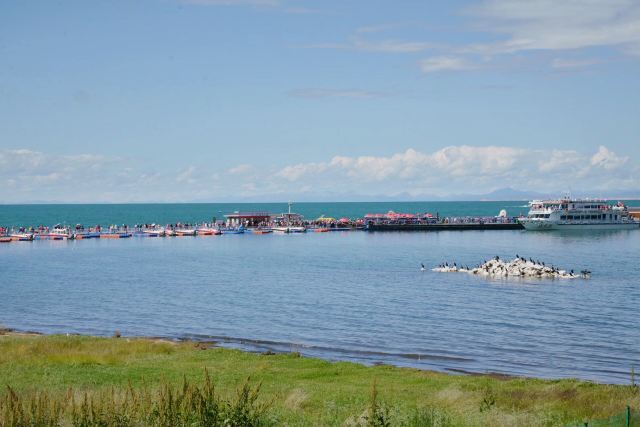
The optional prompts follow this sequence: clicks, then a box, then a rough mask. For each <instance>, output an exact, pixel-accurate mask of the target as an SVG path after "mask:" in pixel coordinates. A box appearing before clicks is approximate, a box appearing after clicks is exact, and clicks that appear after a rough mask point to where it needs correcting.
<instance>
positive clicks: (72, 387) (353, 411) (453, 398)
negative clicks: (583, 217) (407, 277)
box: [0, 329, 640, 427]
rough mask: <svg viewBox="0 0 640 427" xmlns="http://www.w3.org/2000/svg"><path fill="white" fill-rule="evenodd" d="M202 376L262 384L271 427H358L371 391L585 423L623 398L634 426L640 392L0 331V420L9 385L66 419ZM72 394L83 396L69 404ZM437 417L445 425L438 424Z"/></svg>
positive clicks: (511, 421)
mask: <svg viewBox="0 0 640 427" xmlns="http://www.w3.org/2000/svg"><path fill="white" fill-rule="evenodd" d="M204 373H207V375H209V376H210V378H211V380H212V381H213V383H214V385H215V389H216V393H217V395H218V396H220V397H221V398H222V399H224V401H229V402H231V401H233V399H234V396H236V395H237V394H236V393H237V392H238V391H239V390H240V387H242V385H243V384H247V383H248V384H249V385H251V386H252V387H257V388H256V389H255V390H258V389H259V395H258V396H257V397H258V402H259V403H260V404H263V403H264V404H265V405H268V409H267V412H265V416H266V417H267V419H268V420H270V421H271V423H272V424H267V425H308V426H311V425H325V426H330V425H350V426H356V425H364V424H366V422H363V418H362V416H363V414H366V413H367V410H368V408H371V406H372V403H371V402H372V396H373V395H377V401H376V402H375V404H374V405H375V406H376V407H380V408H383V409H384V410H383V412H381V413H382V414H383V415H384V416H385V417H388V418H387V420H388V422H389V423H388V424H386V425H407V426H418V425H420V426H423V425H443V426H467V425H474V426H481V425H491V426H505V427H506V426H512V425H527V426H567V425H576V424H577V425H582V424H583V422H585V421H593V420H607V419H617V418H614V417H618V416H619V414H621V413H623V411H625V410H626V408H627V406H629V407H630V408H632V414H633V417H634V418H633V419H634V422H636V421H635V420H636V419H637V417H638V415H637V414H638V413H639V412H638V411H639V410H640V389H639V388H638V387H630V386H628V385H624V386H623V385H610V384H597V383H593V382H588V381H581V380H575V379H559V380H543V379H535V378H526V377H510V376H495V375H490V374H467V375H456V374H451V373H442V372H435V371H426V370H419V369H413V368H403V367H396V366H390V365H377V366H364V365H361V364H358V363H352V362H328V361H326V360H322V359H317V358H309V357H300V355H299V354H296V353H288V354H274V353H270V354H269V353H249V352H244V351H240V350H235V349H228V348H223V347H217V346H215V345H214V346H211V345H205V346H203V345H201V343H197V342H193V341H182V342H180V341H171V340H166V339H164V338H153V339H152V338H140V337H120V338H107V337H91V336H85V335H69V336H66V335H43V334H38V333H34V332H17V331H9V330H7V329H3V330H2V332H1V333H0V417H1V416H2V410H1V409H2V405H3V404H5V405H6V403H5V402H7V400H6V399H7V396H8V395H7V390H10V392H11V393H13V394H11V396H12V397H11V399H13V400H12V401H16V400H15V399H18V401H20V402H24V405H28V404H29V403H28V402H30V401H32V400H30V399H32V396H36V395H39V396H43V395H44V396H46V399H49V401H51V402H57V404H59V405H62V406H61V407H62V408H63V415H62V416H63V417H68V416H72V414H73V411H74V408H77V407H78V406H73V405H78V403H79V402H81V401H82V396H83V394H84V395H87V396H89V398H90V399H94V401H97V404H98V405H103V406H102V407H103V408H104V407H108V408H111V406H109V405H111V404H110V403H109V402H111V401H110V400H109V399H113V398H112V397H110V396H114V395H115V396H127V395H131V394H132V393H138V394H137V395H138V396H146V399H151V400H150V401H149V402H150V403H149V404H150V405H154V404H155V403H153V402H155V400H154V399H161V398H162V396H163V390H166V387H172V389H173V390H175V391H176V393H178V392H179V391H180V390H182V389H183V387H182V386H181V384H183V383H186V382H188V383H189V384H190V385H192V387H193V386H196V387H197V386H200V385H201V384H203V374H204ZM247 378H250V380H249V381H247ZM374 384H375V388H376V391H377V392H376V393H374V392H372V388H373V387H374ZM258 385H259V386H258ZM7 386H8V387H10V389H7ZM234 390H236V392H234ZM70 393H71V395H75V396H78V397H79V400H76V401H75V403H74V402H73V401H71V402H70V401H69V399H68V397H69V395H70ZM16 396H17V397H16ZM165 396H166V394H165ZM105 399H106V400H105ZM116 404H117V399H116ZM105 405H106V406H105ZM99 407H100V406H99ZM27 408H28V406H27ZM129 408H130V407H129ZM116 409H118V407H116ZM138 414H139V415H136V416H140V417H143V416H144V413H138ZM434 417H435V418H437V419H438V420H440V422H439V423H434V422H433V420H434ZM410 420H414V421H413V422H411V421H410ZM429 420H431V421H429ZM0 421H1V418H0ZM136 425H137V424H136ZM634 425H635V424H634Z"/></svg>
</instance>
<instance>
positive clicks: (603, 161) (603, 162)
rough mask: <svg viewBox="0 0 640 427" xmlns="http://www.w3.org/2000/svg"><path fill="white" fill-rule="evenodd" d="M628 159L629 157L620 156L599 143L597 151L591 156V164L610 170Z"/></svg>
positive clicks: (618, 166)
mask: <svg viewBox="0 0 640 427" xmlns="http://www.w3.org/2000/svg"><path fill="white" fill-rule="evenodd" d="M628 160H629V157H620V156H618V155H616V153H614V152H613V151H610V150H609V149H608V148H607V147H604V146H602V145H601V146H600V148H599V149H598V152H597V153H596V154H594V155H593V156H592V157H591V165H593V166H596V167H600V168H603V169H606V170H608V171H610V170H615V169H618V168H620V167H621V166H622V165H624V164H625V163H626V162H627V161H628Z"/></svg>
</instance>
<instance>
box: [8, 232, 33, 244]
mask: <svg viewBox="0 0 640 427" xmlns="http://www.w3.org/2000/svg"><path fill="white" fill-rule="evenodd" d="M9 237H11V240H17V241H20V242H30V241H32V240H33V233H12V234H10V235H9Z"/></svg>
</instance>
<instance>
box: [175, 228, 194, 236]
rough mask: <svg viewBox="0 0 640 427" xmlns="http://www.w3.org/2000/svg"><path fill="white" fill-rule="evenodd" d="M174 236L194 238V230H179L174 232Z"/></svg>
mask: <svg viewBox="0 0 640 427" xmlns="http://www.w3.org/2000/svg"><path fill="white" fill-rule="evenodd" d="M175 233H176V234H175V235H176V236H195V235H196V230H195V229H193V228H181V229H180V230H175Z"/></svg>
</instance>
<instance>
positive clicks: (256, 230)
mask: <svg viewBox="0 0 640 427" xmlns="http://www.w3.org/2000/svg"><path fill="white" fill-rule="evenodd" d="M251 233H252V234H269V233H273V230H272V229H270V228H254V229H253V230H251Z"/></svg>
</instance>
